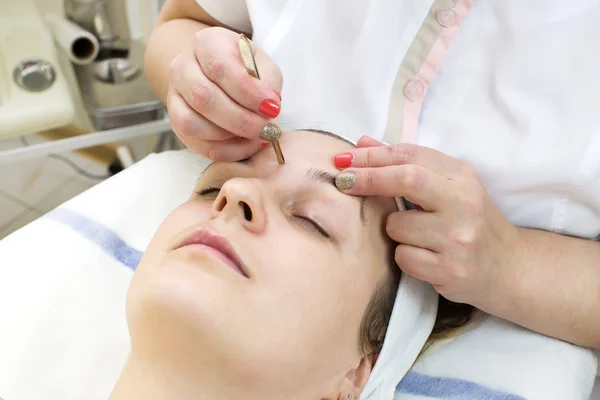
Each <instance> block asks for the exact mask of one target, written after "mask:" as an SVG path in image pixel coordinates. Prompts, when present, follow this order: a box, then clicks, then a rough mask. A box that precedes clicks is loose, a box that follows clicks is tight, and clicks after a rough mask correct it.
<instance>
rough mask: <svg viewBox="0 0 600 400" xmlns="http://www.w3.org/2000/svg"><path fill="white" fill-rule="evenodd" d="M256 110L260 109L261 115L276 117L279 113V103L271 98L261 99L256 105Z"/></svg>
mask: <svg viewBox="0 0 600 400" xmlns="http://www.w3.org/2000/svg"><path fill="white" fill-rule="evenodd" d="M258 111H260V112H261V113H262V114H263V115H265V116H267V117H269V118H276V117H277V116H278V115H279V111H281V109H280V108H279V105H278V104H277V103H275V102H274V101H273V100H269V99H266V100H263V101H262V103H260V106H259V107H258Z"/></svg>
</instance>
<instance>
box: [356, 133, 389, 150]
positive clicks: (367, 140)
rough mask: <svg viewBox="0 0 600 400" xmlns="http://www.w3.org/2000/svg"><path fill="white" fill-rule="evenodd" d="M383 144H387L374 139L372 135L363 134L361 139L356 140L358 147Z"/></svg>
mask: <svg viewBox="0 0 600 400" xmlns="http://www.w3.org/2000/svg"><path fill="white" fill-rule="evenodd" d="M381 146H385V143H382V142H380V141H379V140H377V139H373V138H372V137H371V136H362V137H361V138H360V139H358V142H356V147H357V148H361V147H381Z"/></svg>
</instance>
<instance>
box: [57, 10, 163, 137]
mask: <svg viewBox="0 0 600 400" xmlns="http://www.w3.org/2000/svg"><path fill="white" fill-rule="evenodd" d="M64 4H65V12H66V15H67V17H68V18H69V19H70V20H71V21H73V22H74V23H76V24H77V25H78V26H80V27H82V28H83V29H85V30H87V31H89V32H90V33H91V34H93V35H94V36H95V37H96V38H97V40H98V42H99V44H100V52H99V54H98V57H97V58H96V59H95V60H94V62H92V63H90V64H86V65H75V66H74V67H75V75H76V77H77V81H78V83H79V88H80V90H81V94H82V96H83V100H84V103H85V106H86V109H87V111H88V114H89V116H90V119H91V120H92V124H93V126H94V128H95V129H98V130H105V129H113V128H120V127H123V126H129V125H134V124H139V123H143V122H150V121H155V120H157V119H160V118H161V117H162V115H163V111H164V106H163V104H162V102H161V101H160V100H158V99H157V98H156V96H154V93H153V92H152V90H151V89H150V87H149V86H148V84H147V82H146V79H145V75H144V46H143V44H142V43H141V41H139V40H132V39H131V35H130V30H129V23H128V21H127V10H126V8H125V0H65V3H64Z"/></svg>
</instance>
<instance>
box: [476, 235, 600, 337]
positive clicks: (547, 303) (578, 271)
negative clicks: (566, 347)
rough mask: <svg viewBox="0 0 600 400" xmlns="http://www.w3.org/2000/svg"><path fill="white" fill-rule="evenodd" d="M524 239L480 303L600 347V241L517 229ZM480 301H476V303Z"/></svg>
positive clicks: (511, 318) (514, 319)
mask: <svg viewBox="0 0 600 400" xmlns="http://www.w3.org/2000/svg"><path fill="white" fill-rule="evenodd" d="M519 233H520V242H521V244H522V246H518V247H517V248H516V249H513V250H514V253H513V254H511V255H510V256H509V255H507V260H519V261H517V262H514V261H512V262H510V264H511V265H508V264H507V265H504V273H500V274H499V277H498V278H497V279H496V281H495V282H494V284H493V285H494V287H492V288H490V291H489V296H487V298H486V299H485V300H483V304H480V305H479V308H481V309H482V310H483V311H485V312H488V313H490V314H493V315H496V316H498V317H501V318H504V319H507V320H509V321H512V322H514V323H516V324H518V325H521V326H524V327H526V328H528V329H531V330H533V331H536V332H540V333H542V334H545V335H547V336H552V337H556V338H559V339H562V340H565V341H568V342H571V343H574V344H578V345H581V346H586V347H593V348H600V243H598V242H592V241H590V240H583V239H576V238H572V237H566V236H561V235H558V234H554V233H549V232H544V231H539V230H533V229H519ZM475 306H477V305H475Z"/></svg>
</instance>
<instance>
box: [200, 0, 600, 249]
mask: <svg viewBox="0 0 600 400" xmlns="http://www.w3.org/2000/svg"><path fill="white" fill-rule="evenodd" d="M197 1H198V3H199V4H200V5H201V6H202V7H203V8H204V9H205V10H206V11H207V12H208V13H210V14H211V15H212V16H214V17H215V18H216V19H217V20H220V21H221V22H223V23H225V24H227V25H229V26H231V27H233V28H236V29H239V30H243V31H246V32H253V40H254V41H255V42H256V43H257V44H258V45H259V46H260V47H261V48H263V49H264V50H265V51H266V52H267V53H268V54H270V55H271V56H272V57H273V59H274V60H275V62H276V63H277V64H278V65H279V66H280V68H281V70H282V72H283V77H284V86H283V93H282V95H283V103H282V113H281V116H280V117H279V118H278V119H279V121H280V123H281V124H282V125H283V126H284V127H287V128H294V129H296V128H304V127H307V128H308V127H310V128H321V129H326V130H329V131H332V132H336V133H340V134H342V135H345V136H349V137H353V138H358V137H359V136H361V135H363V134H369V135H372V136H374V137H375V138H379V139H381V138H383V139H384V140H386V141H388V142H399V141H406V142H415V143H418V144H420V145H424V146H428V147H433V148H435V149H437V150H440V151H442V152H444V153H446V154H449V155H451V156H454V157H456V158H459V159H461V160H465V161H467V162H469V163H470V164H471V165H473V166H474V167H475V168H476V169H477V171H478V172H479V174H480V176H481V178H482V179H483V181H484V183H485V185H486V187H487V189H488V191H489V193H490V194H491V196H492V197H493V199H494V200H495V201H496V202H497V204H498V205H499V206H500V208H501V210H502V211H503V212H504V214H505V215H506V216H507V217H508V218H509V219H510V220H511V221H512V222H513V223H514V224H515V225H517V226H521V227H531V228H539V229H544V230H549V231H554V232H558V233H564V234H568V235H575V236H579V237H584V238H594V237H596V236H597V235H598V234H600V99H598V97H599V96H600V1H598V0H570V1H564V0H515V1H506V0H478V1H474V0H435V1H433V0H377V1H375V0H373V1H364V0H344V1H341V0H287V1H285V0H247V1H244V0H197Z"/></svg>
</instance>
